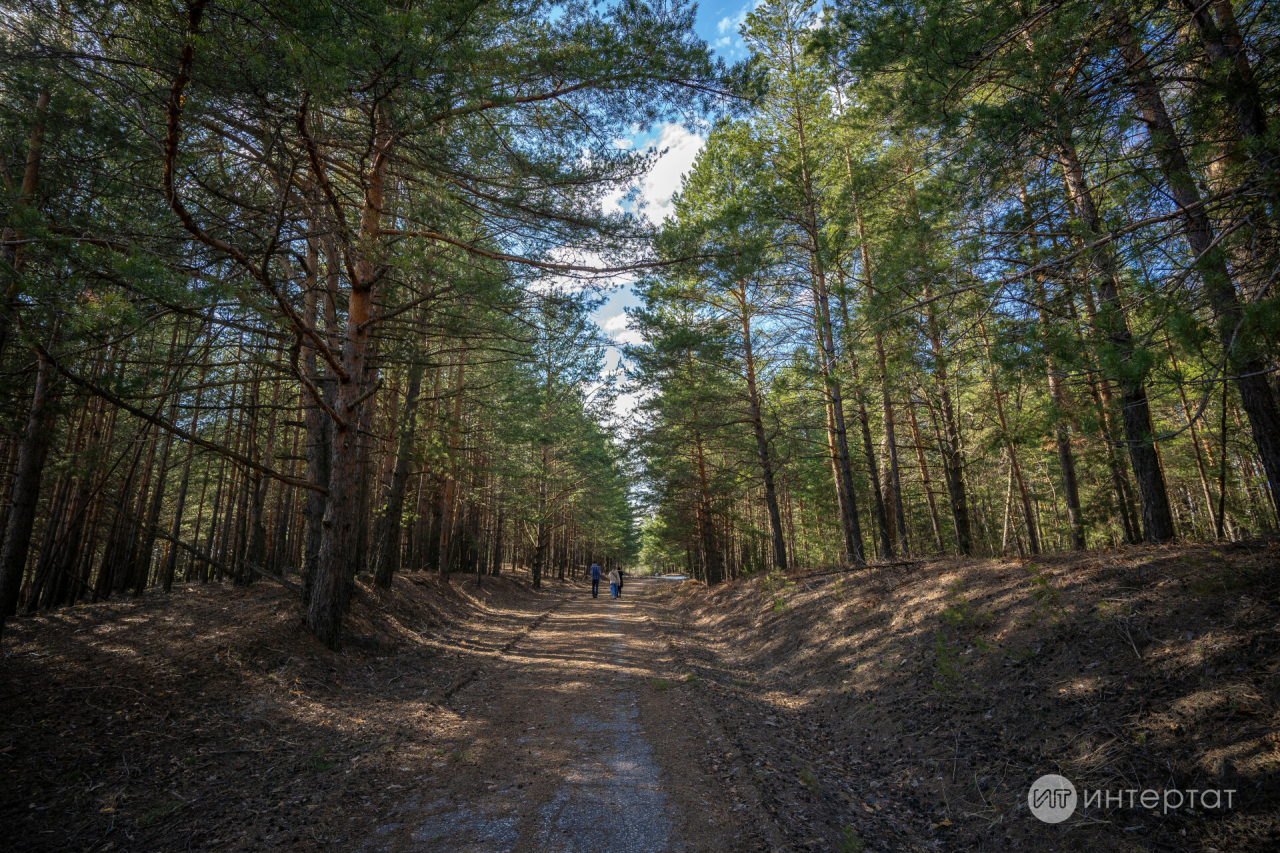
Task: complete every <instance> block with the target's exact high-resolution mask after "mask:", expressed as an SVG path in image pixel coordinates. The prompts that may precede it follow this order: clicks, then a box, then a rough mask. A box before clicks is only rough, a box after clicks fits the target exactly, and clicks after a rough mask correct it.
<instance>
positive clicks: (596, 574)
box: [591, 563, 600, 598]
mask: <svg viewBox="0 0 1280 853" xmlns="http://www.w3.org/2000/svg"><path fill="white" fill-rule="evenodd" d="M599 594H600V566H598V565H597V564H595V563H592V564H591V597H592V598H595V597H596V596H598V595H599Z"/></svg>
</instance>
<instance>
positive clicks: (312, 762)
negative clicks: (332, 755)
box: [307, 746, 337, 773]
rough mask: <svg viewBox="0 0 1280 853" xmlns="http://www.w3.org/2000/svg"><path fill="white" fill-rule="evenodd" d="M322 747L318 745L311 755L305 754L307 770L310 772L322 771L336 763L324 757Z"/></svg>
mask: <svg viewBox="0 0 1280 853" xmlns="http://www.w3.org/2000/svg"><path fill="white" fill-rule="evenodd" d="M324 752H325V750H324V747H323V746H322V747H320V748H319V749H317V750H316V751H315V752H313V753H311V755H309V756H307V771H308V772H310V773H323V772H324V771H326V770H328V769H329V768H331V767H333V765H334V764H336V763H337V762H336V761H329V760H328V759H327V758H325V757H324Z"/></svg>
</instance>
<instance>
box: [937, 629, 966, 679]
mask: <svg viewBox="0 0 1280 853" xmlns="http://www.w3.org/2000/svg"><path fill="white" fill-rule="evenodd" d="M933 651H934V668H935V669H937V671H938V677H937V678H935V679H934V681H933V689H934V690H941V691H943V692H946V691H949V690H950V689H951V688H952V687H954V686H955V685H956V684H958V683H959V682H960V655H959V654H958V653H957V652H956V650H955V649H953V648H952V647H951V646H950V645H949V644H948V643H947V639H946V637H944V636H942V632H941V631H935V632H934V645H933Z"/></svg>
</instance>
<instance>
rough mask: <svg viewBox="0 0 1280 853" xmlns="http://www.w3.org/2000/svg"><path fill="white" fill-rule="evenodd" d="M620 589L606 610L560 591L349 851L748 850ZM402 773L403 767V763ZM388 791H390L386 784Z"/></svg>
mask: <svg viewBox="0 0 1280 853" xmlns="http://www.w3.org/2000/svg"><path fill="white" fill-rule="evenodd" d="M661 583H662V581H648V580H633V581H631V582H629V583H628V584H627V589H626V594H625V595H624V597H623V598H622V599H620V600H618V601H613V600H611V599H610V598H609V596H608V594H607V592H602V594H601V595H600V597H599V598H597V599H592V598H591V596H590V593H589V592H585V591H584V592H582V593H579V594H575V595H574V596H573V597H572V598H570V599H569V600H567V601H566V602H565V603H564V604H563V605H562V606H560V607H559V608H557V609H556V611H555V612H553V613H552V614H551V615H550V616H549V617H548V618H547V619H545V620H543V621H542V623H541V624H540V626H539V627H538V628H537V629H536V630H534V631H533V632H531V633H530V634H529V635H527V636H526V637H524V638H523V639H522V640H521V641H520V642H519V643H518V645H517V646H516V647H515V648H514V649H512V650H510V651H509V652H508V653H507V654H506V655H505V656H504V657H503V658H502V660H501V662H500V663H498V664H496V665H494V666H491V667H490V668H488V669H486V670H485V671H483V672H481V673H480V675H479V676H478V677H477V678H476V680H475V681H474V682H472V683H471V684H469V685H468V686H467V687H466V688H465V689H463V690H461V691H459V692H458V693H456V694H455V695H454V696H453V697H451V699H450V700H449V702H448V706H447V708H446V712H447V713H448V714H450V715H451V719H450V720H449V721H448V723H447V724H446V725H447V728H448V730H449V735H450V738H449V739H450V741H451V742H452V743H456V744H459V745H460V746H459V748H458V749H456V750H455V751H453V752H451V753H449V754H447V755H439V756H437V760H436V761H434V762H433V764H432V772H431V773H430V775H426V776H422V775H418V776H415V777H412V778H408V779H403V780H400V779H388V780H387V781H388V786H389V790H390V791H392V792H394V791H397V790H403V791H404V796H403V797H402V798H399V799H398V801H397V798H396V797H394V795H393V796H392V797H389V798H388V800H387V801H386V803H385V804H384V803H379V804H376V805H374V804H369V806H370V807H372V808H377V809H378V813H379V820H378V821H376V822H375V824H374V826H373V830H372V832H371V834H370V835H369V836H368V837H367V838H366V839H365V840H364V842H363V844H361V845H353V846H356V847H357V849H363V850H367V851H377V853H383V851H385V852H386V853H407V851H424V853H425V851H452V853H500V851H511V852H512V853H523V851H546V852H547V853H579V851H582V853H585V852H586V851H603V850H607V851H617V853H663V851H672V852H673V853H675V851H698V850H753V849H758V847H759V845H758V842H757V841H756V840H755V838H754V833H753V832H752V830H751V829H750V828H749V824H750V822H751V821H750V820H749V819H748V815H747V814H746V812H747V811H748V810H749V809H748V806H746V805H745V804H744V803H743V802H741V801H740V800H739V799H738V798H736V797H735V796H734V795H733V793H732V792H731V791H730V790H729V789H728V788H727V787H722V782H721V780H718V779H708V778H706V775H699V774H704V771H703V770H701V769H700V767H699V765H698V763H697V762H696V761H695V760H694V758H693V751H694V749H695V747H696V748H697V749H701V750H703V751H705V750H706V749H708V748H710V749H715V748H718V747H717V742H716V733H715V731H714V730H713V729H712V728H710V727H708V726H706V725H704V724H703V721H701V720H700V719H699V715H698V714H697V712H696V709H693V708H690V707H688V705H687V704H686V703H684V702H683V701H682V700H681V699H680V698H679V697H680V696H681V695H682V694H680V693H679V691H669V690H668V689H667V685H668V684H670V683H671V682H670V681H668V679H672V678H674V676H673V674H672V673H671V671H669V670H668V666H669V664H670V659H669V653H667V652H666V650H665V646H664V644H663V643H662V642H661V640H660V638H659V637H658V635H657V634H656V632H655V631H654V630H653V628H652V626H651V625H650V624H649V620H648V619H647V618H646V611H647V608H648V606H649V605H648V604H647V602H646V597H647V596H646V593H647V592H649V591H650V590H651V589H652V588H653V586H652V585H656V584H661ZM406 770H407V768H406ZM390 786H394V787H390Z"/></svg>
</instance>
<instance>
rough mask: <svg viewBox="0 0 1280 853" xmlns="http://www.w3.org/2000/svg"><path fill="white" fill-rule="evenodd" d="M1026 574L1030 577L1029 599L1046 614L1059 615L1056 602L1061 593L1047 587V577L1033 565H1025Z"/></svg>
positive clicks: (1059, 611)
mask: <svg viewBox="0 0 1280 853" xmlns="http://www.w3.org/2000/svg"><path fill="white" fill-rule="evenodd" d="M1027 572H1028V573H1029V574H1030V575H1031V597H1032V598H1034V599H1035V600H1036V606H1037V607H1039V608H1040V609H1041V610H1042V611H1044V612H1046V613H1052V614H1055V615H1056V614H1058V613H1061V612H1062V611H1061V610H1060V609H1059V607H1058V600H1059V599H1060V598H1062V593H1061V592H1059V591H1058V590H1056V589H1054V588H1053V587H1051V586H1049V576H1048V575H1047V574H1046V573H1045V571H1044V570H1043V569H1041V568H1040V567H1039V566H1037V565H1036V564H1035V563H1027Z"/></svg>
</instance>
